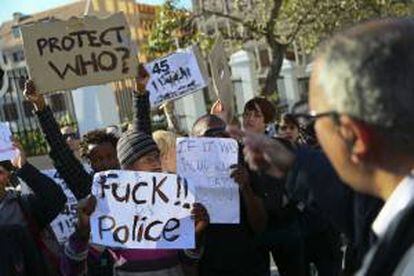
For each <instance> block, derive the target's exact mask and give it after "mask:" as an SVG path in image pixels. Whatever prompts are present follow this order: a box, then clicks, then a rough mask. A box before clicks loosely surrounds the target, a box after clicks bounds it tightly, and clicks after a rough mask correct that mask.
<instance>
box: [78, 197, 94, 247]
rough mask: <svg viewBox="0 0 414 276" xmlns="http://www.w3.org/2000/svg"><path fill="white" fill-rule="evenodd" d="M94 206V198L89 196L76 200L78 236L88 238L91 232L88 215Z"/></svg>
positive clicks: (89, 215)
mask: <svg viewBox="0 0 414 276" xmlns="http://www.w3.org/2000/svg"><path fill="white" fill-rule="evenodd" d="M95 208H96V198H95V197H94V196H92V195H91V196H89V197H87V198H84V199H82V200H80V201H79V202H78V223H77V230H76V231H77V233H78V235H79V237H80V238H82V239H84V240H89V236H90V232H91V223H90V217H91V215H92V213H93V212H94V211H95Z"/></svg>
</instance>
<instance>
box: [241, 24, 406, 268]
mask: <svg viewBox="0 0 414 276" xmlns="http://www.w3.org/2000/svg"><path fill="white" fill-rule="evenodd" d="M413 45H414V20H413V19H387V20H381V21H373V22H369V23H365V24H363V25H360V26H357V27H355V28H353V29H350V30H348V31H346V32H344V33H341V34H339V35H337V36H335V37H334V38H332V39H331V40H330V41H328V43H326V45H325V46H324V47H323V48H322V49H321V50H320V52H319V54H318V55H317V58H316V60H315V62H314V66H313V72H312V76H311V81H310V98H309V103H310V108H311V110H312V111H311V112H310V117H312V118H313V119H314V121H315V130H316V134H317V137H318V140H319V143H320V145H321V147H322V149H323V150H324V152H325V153H326V155H327V157H328V158H329V160H330V162H331V164H332V165H333V167H334V169H335V170H336V172H337V173H338V175H339V177H340V179H341V180H342V181H343V182H345V183H347V184H348V185H349V186H350V187H351V188H352V189H353V190H355V191H356V192H359V193H363V194H368V195H371V196H374V197H377V198H380V199H382V200H383V201H384V202H385V204H384V206H383V207H382V208H381V210H380V212H379V214H378V215H377V216H376V217H375V220H374V222H373V223H372V226H371V230H372V232H373V234H374V236H375V237H376V239H375V240H376V242H375V243H374V245H373V246H372V247H371V249H370V251H369V253H368V254H367V256H366V258H365V261H364V263H363V265H362V268H361V269H360V271H359V273H360V274H361V275H414V246H413V245H414V219H412V218H413V217H414V173H413V170H414V108H413V107H414V77H413V75H412V70H413V68H414V48H413ZM245 144H246V147H245V157H246V159H247V161H248V162H249V164H250V165H251V167H253V168H259V169H262V170H265V171H266V172H267V173H269V174H271V173H272V171H274V172H277V173H280V171H283V170H286V168H290V167H292V166H295V165H297V164H298V160H299V161H300V158H299V157H298V155H296V156H288V155H287V154H285V153H284V152H283V150H281V149H280V147H281V146H280V145H276V144H275V142H272V141H270V140H265V138H264V137H257V136H254V135H247V136H246V137H245ZM263 148H265V149H266V152H264V151H263V150H261V149H263ZM302 168H305V169H306V164H305V165H303V166H302ZM309 171H310V170H309ZM308 177H309V178H311V179H312V178H313V177H315V175H313V174H310V175H308ZM332 193H336V191H335V190H334V189H332ZM349 202H351V201H349V200H341V201H337V203H336V204H333V203H332V202H331V207H332V209H333V210H336V211H338V210H339V211H340V210H341V209H342V210H344V211H346V208H347V206H348V208H349V209H351V208H352V206H350V205H347V204H349ZM371 205H372V204H370V206H371ZM328 211H331V210H328ZM346 213H349V212H343V214H344V215H345V214H346ZM349 219H350V220H352V218H351V217H350V218H349ZM351 223H352V222H351ZM366 238H367V239H368V237H366Z"/></svg>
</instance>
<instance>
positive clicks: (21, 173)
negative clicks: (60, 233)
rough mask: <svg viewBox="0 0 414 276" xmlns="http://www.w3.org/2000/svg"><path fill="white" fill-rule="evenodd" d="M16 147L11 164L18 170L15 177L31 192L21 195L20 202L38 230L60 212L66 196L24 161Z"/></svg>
mask: <svg viewBox="0 0 414 276" xmlns="http://www.w3.org/2000/svg"><path fill="white" fill-rule="evenodd" d="M16 147H17V148H18V149H19V154H18V156H17V157H16V158H15V159H14V160H13V161H12V163H13V165H14V166H15V167H16V168H17V169H18V170H17V176H18V177H20V178H21V179H22V180H23V181H24V182H26V184H27V186H28V187H29V188H30V189H31V190H32V193H29V194H26V195H22V202H23V203H24V204H25V205H26V206H27V211H28V212H30V213H31V214H32V215H33V217H34V219H35V220H36V221H37V223H38V226H39V228H43V227H45V226H46V225H48V224H50V223H51V222H52V221H53V220H54V219H55V218H56V216H57V215H58V214H59V213H60V211H62V209H63V207H64V205H65V203H66V196H65V194H64V192H63V191H62V188H61V187H60V186H59V185H57V184H56V183H55V182H54V181H53V180H52V179H50V178H49V177H47V176H46V175H44V174H42V173H41V172H40V171H39V170H38V169H36V168H35V167H33V166H32V165H30V164H29V163H28V162H27V161H26V156H25V154H24V152H23V150H22V148H21V147H20V146H18V145H16Z"/></svg>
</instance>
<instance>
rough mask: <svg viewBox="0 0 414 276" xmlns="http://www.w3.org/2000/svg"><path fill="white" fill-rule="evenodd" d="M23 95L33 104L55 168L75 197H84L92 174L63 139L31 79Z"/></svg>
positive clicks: (90, 182)
mask: <svg viewBox="0 0 414 276" xmlns="http://www.w3.org/2000/svg"><path fill="white" fill-rule="evenodd" d="M24 95H25V96H26V98H27V99H28V100H29V101H30V102H32V104H33V105H34V108H35V110H36V115H37V117H38V119H39V123H40V127H41V128H42V131H43V134H44V135H45V137H46V140H47V142H48V144H49V146H50V152H49V156H50V158H51V159H52V160H53V164H54V166H55V168H56V170H57V171H58V172H59V175H60V176H61V177H62V179H63V180H65V182H66V184H67V185H68V188H69V189H70V190H71V191H72V193H73V194H74V195H75V197H76V198H77V199H81V198H84V197H85V196H87V195H88V194H89V193H90V189H91V186H92V176H91V175H90V174H89V173H88V172H86V170H85V168H84V167H83V165H82V163H81V162H80V161H79V160H78V159H77V158H76V156H75V154H74V153H73V151H72V150H71V149H70V148H69V146H68V144H67V143H66V141H65V140H64V139H63V136H62V134H61V133H60V129H59V125H58V124H57V122H56V120H55V118H54V117H53V113H52V110H51V109H50V108H49V107H48V106H47V105H46V102H45V99H44V97H43V95H41V94H39V93H37V91H36V88H35V86H34V83H33V82H32V81H28V82H26V87H25V91H24Z"/></svg>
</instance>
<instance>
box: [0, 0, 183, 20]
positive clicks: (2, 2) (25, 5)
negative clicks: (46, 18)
mask: <svg viewBox="0 0 414 276" xmlns="http://www.w3.org/2000/svg"><path fill="white" fill-rule="evenodd" d="M71 2H75V1H74V0H0V23H1V22H3V21H8V20H11V19H12V14H13V13H14V12H17V11H18V12H22V13H23V14H31V13H36V12H40V11H44V10H47V9H51V8H54V7H58V6H62V5H64V4H68V3H71ZM137 2H140V3H147V4H154V5H156V4H162V3H163V2H164V0H139V1H137ZM179 2H180V3H181V4H182V5H184V6H185V7H190V6H191V0H180V1H179Z"/></svg>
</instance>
